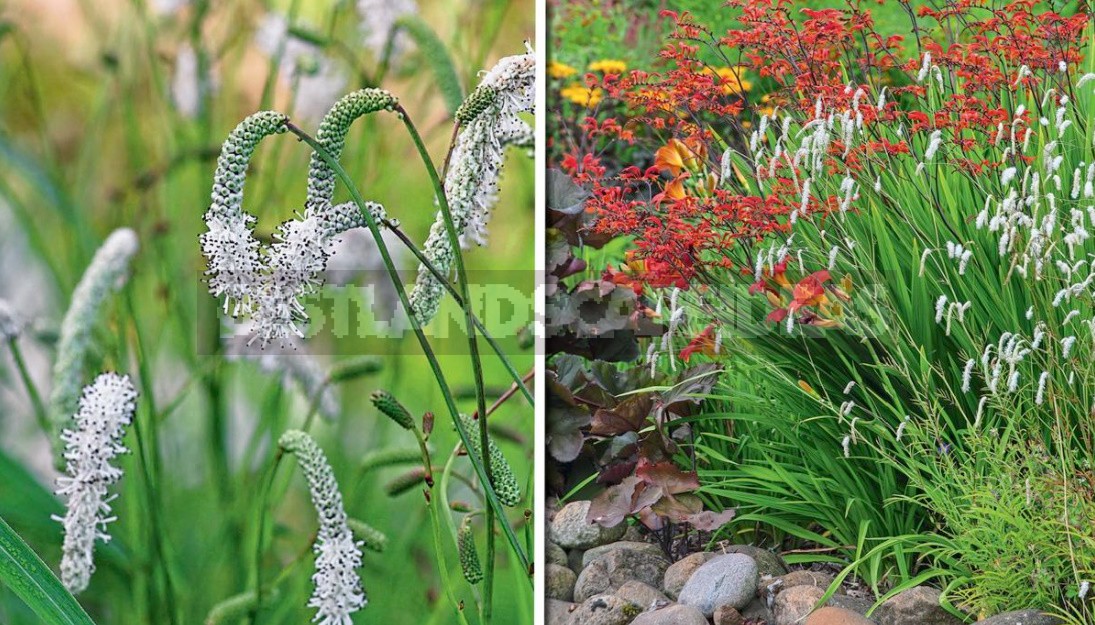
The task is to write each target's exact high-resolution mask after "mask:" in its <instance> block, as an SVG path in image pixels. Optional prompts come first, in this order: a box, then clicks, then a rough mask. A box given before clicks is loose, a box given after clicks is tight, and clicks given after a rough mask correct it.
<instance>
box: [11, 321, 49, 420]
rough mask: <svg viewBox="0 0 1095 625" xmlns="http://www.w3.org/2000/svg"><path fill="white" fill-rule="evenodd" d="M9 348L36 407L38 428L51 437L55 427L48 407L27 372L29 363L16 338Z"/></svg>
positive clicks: (35, 413)
mask: <svg viewBox="0 0 1095 625" xmlns="http://www.w3.org/2000/svg"><path fill="white" fill-rule="evenodd" d="M8 348H9V349H10V350H11V357H12V360H14V361H15V368H16V369H18V370H19V378H20V379H21V380H23V386H25V387H26V389H27V395H28V396H30V403H31V404H32V405H33V406H34V417H35V419H37V421H38V427H40V428H42V431H43V432H45V433H46V435H47V436H49V435H51V434H52V432H53V426H52V425H50V423H49V416H48V415H47V414H46V406H45V404H43V403H42V396H41V395H39V394H38V387H37V386H35V385H34V380H32V379H31V377H30V372H28V371H27V363H26V362H25V361H24V360H23V352H22V350H20V349H19V343H18V342H17V339H16V338H12V339H11V340H9V341H8Z"/></svg>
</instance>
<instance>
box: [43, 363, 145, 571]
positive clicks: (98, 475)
mask: <svg viewBox="0 0 1095 625" xmlns="http://www.w3.org/2000/svg"><path fill="white" fill-rule="evenodd" d="M136 399H137V391H136V390H134V388H133V383H132V382H130V381H129V377H128V376H124V375H118V374H116V373H104V374H101V375H100V376H99V377H97V378H95V381H94V382H92V383H91V384H90V385H89V386H87V387H85V388H84V392H83V395H82V396H81V397H80V401H79V404H80V407H79V410H78V411H77V412H76V416H75V419H74V421H75V423H74V424H73V427H72V428H68V429H65V430H64V432H63V433H62V434H61V440H62V441H63V442H64V443H65V452H64V459H65V462H66V465H65V475H64V476H62V477H60V478H58V479H57V494H58V495H61V496H63V497H64V498H65V505H66V512H65V516H64V517H57V516H55V517H54V519H55V520H57V521H60V522H61V524H62V525H63V527H64V532H65V539H64V543H63V545H62V555H61V581H62V582H63V583H64V585H65V588H68V590H69V591H70V592H72V593H78V592H81V591H83V590H84V589H86V588H87V585H88V582H89V581H90V580H91V574H92V573H94V572H95V562H94V557H93V552H94V549H95V541H96V539H100V540H102V541H103V542H106V541H109V540H110V535H109V534H107V533H106V526H107V523H110V522H111V521H113V520H114V517H113V516H111V514H110V512H111V508H110V502H111V501H112V500H113V497H112V496H110V495H109V494H108V488H109V487H110V486H111V485H113V484H114V483H116V482H117V481H118V479H119V478H121V477H122V471H121V469H119V468H118V467H116V466H114V465H112V464H111V461H113V460H114V458H115V457H116V456H117V455H118V454H121V453H125V452H126V451H127V450H126V448H125V446H124V445H122V438H123V437H124V436H125V428H126V426H128V425H129V424H130V422H131V421H132V419H133V412H134V410H135V409H136Z"/></svg>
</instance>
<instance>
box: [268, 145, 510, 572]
mask: <svg viewBox="0 0 1095 625" xmlns="http://www.w3.org/2000/svg"><path fill="white" fill-rule="evenodd" d="M288 128H289V131H290V132H292V133H293V134H295V135H296V136H297V137H299V138H300V139H301V140H302V141H304V142H305V143H307V144H308V146H309V147H311V148H312V149H313V150H314V151H315V152H316V154H318V155H319V156H320V157H321V158H322V159H323V160H324V161H325V162H326V163H327V164H328V165H329V166H330V167H331V170H332V171H334V172H335V175H336V176H338V179H339V180H340V181H341V182H342V184H344V185H346V188H347V190H348V191H349V193H350V197H351V198H352V199H353V201H354V203H355V204H357V206H358V209H359V210H360V211H361V216H362V218H363V219H364V220H365V223H366V225H367V226H368V228H369V232H370V233H371V234H372V235H373V240H374V241H375V242H376V246H377V250H378V251H379V252H380V256H381V258H382V259H383V261H384V266H385V267H386V268H387V270H388V275H389V277H390V278H391V280H392V284H393V285H394V286H395V290H396V294H397V295H398V296H399V301H400V303H401V304H402V306H403V309H404V310H405V311H406V313H407V317H408V319H409V320H410V323H411V327H412V328H413V330H414V333H415V337H416V338H417V339H418V343H419V345H420V347H421V348H422V351H423V353H424V354H425V356H426V360H427V361H428V363H429V366H430V370H431V372H432V373H433V376H434V378H435V379H436V380H437V384H438V387H439V389H440V391H441V395H442V397H443V399H444V400H445V407H446V408H447V409H448V411H449V414H450V416H451V417H452V421H453V424H454V426H455V428H456V432H457V434H458V435H459V437H460V441H461V443H462V444H463V445H464V446H465V447H470V444H469V443H470V438H469V435H468V432H467V430H465V429H464V426H463V424H462V423H461V422H460V416H459V415H460V413H459V410H458V409H457V407H456V401H455V399H453V396H452V390H451V389H450V387H449V385H448V382H447V381H446V379H445V374H444V372H443V371H442V370H441V364H440V363H439V362H438V360H437V356H436V354H434V351H433V348H432V347H430V343H429V340H428V339H427V338H426V335H425V333H424V332H423V331H422V326H421V325H420V324H419V323H418V319H417V317H416V316H415V315H414V313H413V312H412V309H411V305H410V301H409V299H408V298H407V291H406V289H405V288H404V287H403V281H402V280H401V279H400V277H399V272H398V271H397V270H396V268H395V265H394V264H393V263H392V257H391V254H390V253H389V251H388V246H387V244H386V243H385V242H384V239H383V237H382V236H381V234H380V228H379V226H378V225H377V223H376V220H375V219H373V216H372V214H371V213H370V212H369V210H368V209H367V207H366V205H365V200H364V199H363V198H362V197H361V193H360V191H358V189H357V185H355V184H354V182H353V179H352V178H350V175H349V174H347V173H346V170H345V169H343V167H342V165H341V164H340V163H339V162H338V160H337V159H335V158H334V157H333V156H331V154H330V153H329V152H328V151H327V150H326V149H325V148H324V147H323V146H322V145H320V144H319V143H318V142H317V141H316V140H315V139H314V138H312V136H311V135H309V134H308V133H307V132H305V131H303V130H301V129H300V128H298V127H297V126H295V125H293V124H292V123H290V124H288ZM442 197H444V196H442ZM469 458H470V459H471V463H472V467H473V468H474V469H475V472H476V477H477V478H478V479H479V482H480V484H482V485H483V489H484V492H485V494H486V497H487V501H488V504H489V505H490V506H491V507H493V508H494V509H495V511H496V512H497V513H499V514H501V513H502V503H501V502H500V501H499V500H498V495H497V493H495V492H494V487H493V486H491V483H490V479H489V478H488V477H487V474H486V472H485V470H484V468H483V463H482V461H481V459H479V458H476V457H475V455H474V454H473V455H471V456H469ZM501 525H502V529H503V532H504V533H505V535H506V540H507V541H508V542H509V545H510V548H511V549H513V551H514V552H515V553H516V554H517V557H518V559H519V560H520V561H521V564H522V566H524V567H526V569H528V567H529V559H528V556H527V555H526V554H525V551H524V549H523V548H522V547H521V544H520V541H519V540H518V538H517V534H516V533H515V532H514V530H513V528H512V527H510V525H509V523H502V524H501ZM528 580H529V584H531V583H532V577H531V576H529V577H528Z"/></svg>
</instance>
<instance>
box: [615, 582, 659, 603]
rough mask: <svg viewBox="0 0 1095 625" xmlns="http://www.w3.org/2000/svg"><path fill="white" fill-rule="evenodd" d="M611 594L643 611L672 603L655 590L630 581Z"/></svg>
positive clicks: (647, 585) (646, 585)
mask: <svg viewBox="0 0 1095 625" xmlns="http://www.w3.org/2000/svg"><path fill="white" fill-rule="evenodd" d="M613 594H615V595H616V596H617V597H619V598H621V599H626V600H628V601H630V602H631V603H634V604H635V605H637V606H639V607H641V608H642V609H644V610H650V609H651V608H658V607H662V606H665V605H668V604H670V603H672V601H670V600H669V597H666V596H665V595H664V594H662V592H661V591H660V590H658V589H657V588H654V587H653V586H650V585H649V584H644V583H642V582H637V581H635V580H631V581H630V582H627V583H626V584H624V585H622V586H620V587H619V588H618V589H617V590H616V592H615V593H613Z"/></svg>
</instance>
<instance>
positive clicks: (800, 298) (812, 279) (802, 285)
mask: <svg viewBox="0 0 1095 625" xmlns="http://www.w3.org/2000/svg"><path fill="white" fill-rule="evenodd" d="M829 279H830V276H829V272H828V271H825V270H824V269H823V270H821V271H815V272H814V273H812V274H810V275H808V276H806V277H805V278H803V279H801V280H799V281H798V284H796V285H795V290H794V299H792V300H791V305H790V306H788V308H790V309H791V310H792V311H795V310H798V309H799V308H802V307H803V306H817V305H818V304H821V303H824V302H825V301H826V299H825V283H826V282H828V281H829Z"/></svg>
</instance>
